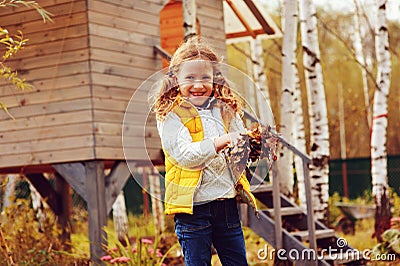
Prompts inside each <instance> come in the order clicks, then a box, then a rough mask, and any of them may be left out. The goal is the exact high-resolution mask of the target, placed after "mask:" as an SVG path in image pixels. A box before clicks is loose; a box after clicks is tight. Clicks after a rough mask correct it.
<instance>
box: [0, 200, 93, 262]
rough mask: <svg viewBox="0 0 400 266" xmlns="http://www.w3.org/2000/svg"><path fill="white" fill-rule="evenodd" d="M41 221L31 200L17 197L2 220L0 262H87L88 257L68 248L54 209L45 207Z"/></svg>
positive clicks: (0, 224) (0, 221)
mask: <svg viewBox="0 0 400 266" xmlns="http://www.w3.org/2000/svg"><path fill="white" fill-rule="evenodd" d="M44 213H45V218H44V219H43V220H41V223H39V221H38V220H37V218H36V213H35V212H34V210H33V209H32V208H31V206H30V201H28V200H26V199H17V200H16V202H15V204H14V205H12V206H10V207H8V208H6V209H5V211H4V214H3V215H2V217H1V220H0V254H5V256H3V255H2V256H0V265H11V262H14V263H15V264H18V265H74V264H78V265H87V264H88V263H89V260H88V258H79V257H77V256H76V255H73V252H74V250H73V249H72V250H71V251H69V252H65V251H64V250H63V249H64V244H63V243H62V242H61V240H60V238H61V232H62V231H61V228H60V227H59V225H58V224H57V222H56V217H55V215H54V214H53V213H52V212H51V210H48V209H45V210H44Z"/></svg>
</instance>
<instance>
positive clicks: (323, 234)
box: [291, 229, 335, 241]
mask: <svg viewBox="0 0 400 266" xmlns="http://www.w3.org/2000/svg"><path fill="white" fill-rule="evenodd" d="M291 234H292V235H293V236H294V237H296V238H298V239H299V240H300V241H304V240H308V231H295V232H291ZM334 236H335V230H333V229H318V230H315V237H316V238H317V239H321V238H328V237H334Z"/></svg>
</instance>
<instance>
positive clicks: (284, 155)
mask: <svg viewBox="0 0 400 266" xmlns="http://www.w3.org/2000/svg"><path fill="white" fill-rule="evenodd" d="M282 10H284V12H283V16H282V25H283V32H284V34H283V47H282V94H281V100H280V105H281V116H280V123H279V126H280V130H279V131H280V133H281V134H282V136H283V137H284V138H285V139H286V140H287V141H288V142H289V143H293V123H294V109H293V101H294V90H295V86H296V78H295V70H294V69H295V68H296V47H297V46H296V41H297V20H298V19H297V18H298V14H297V2H296V1H292V0H285V1H283V6H282ZM277 164H278V167H277V168H278V169H277V170H278V180H279V187H280V191H281V193H283V194H284V195H286V196H288V197H289V198H293V186H294V176H293V154H292V152H291V151H290V150H289V149H287V148H286V147H284V146H283V145H279V160H278V161H277Z"/></svg>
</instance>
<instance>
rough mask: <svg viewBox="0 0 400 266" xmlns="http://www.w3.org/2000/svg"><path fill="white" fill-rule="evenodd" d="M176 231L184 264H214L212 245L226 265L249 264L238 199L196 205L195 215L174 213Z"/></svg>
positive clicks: (191, 265) (238, 265)
mask: <svg viewBox="0 0 400 266" xmlns="http://www.w3.org/2000/svg"><path fill="white" fill-rule="evenodd" d="M174 220H175V233H176V235H177V236H178V240H179V243H180V245H181V247H182V251H183V255H184V259H185V265H187V266H203V265H211V244H213V245H214V247H215V249H216V250H217V253H218V257H219V259H220V261H221V263H222V265H224V266H241V265H247V260H246V247H245V243H244V237H243V231H242V227H241V224H240V219H239V213H238V209H237V205H236V199H227V200H215V201H212V202H209V203H205V204H201V205H195V206H194V207H193V215H191V214H186V213H178V214H175V217H174Z"/></svg>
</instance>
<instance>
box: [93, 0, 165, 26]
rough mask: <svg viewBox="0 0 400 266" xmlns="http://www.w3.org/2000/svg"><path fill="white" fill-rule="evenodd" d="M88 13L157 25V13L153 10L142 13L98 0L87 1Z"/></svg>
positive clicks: (138, 10) (141, 11)
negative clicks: (98, 13)
mask: <svg viewBox="0 0 400 266" xmlns="http://www.w3.org/2000/svg"><path fill="white" fill-rule="evenodd" d="M88 3H89V12H100V13H104V14H107V15H110V16H117V17H120V18H128V19H129V18H130V19H133V18H134V20H136V21H140V22H143V23H150V24H158V20H159V18H158V13H157V12H156V11H155V10H148V11H147V12H144V11H143V10H140V9H132V8H127V7H124V6H118V5H116V4H115V2H114V1H113V2H111V3H110V2H108V3H107V2H103V1H99V0H89V2H88Z"/></svg>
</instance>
